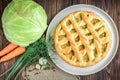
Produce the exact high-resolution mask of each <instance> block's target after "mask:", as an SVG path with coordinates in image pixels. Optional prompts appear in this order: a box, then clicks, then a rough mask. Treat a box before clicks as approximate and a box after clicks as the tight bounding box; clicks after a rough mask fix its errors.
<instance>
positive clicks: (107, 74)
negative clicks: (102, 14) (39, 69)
mask: <svg viewBox="0 0 120 80" xmlns="http://www.w3.org/2000/svg"><path fill="white" fill-rule="evenodd" d="M10 1H11V0H0V18H1V16H2V13H3V10H4V8H5V7H6V6H7V4H8V3H9V2H10ZM36 2H37V3H39V4H41V5H42V6H43V7H44V9H45V10H46V13H47V16H48V24H49V23H50V21H51V20H52V18H53V17H54V16H55V15H56V14H57V13H58V12H59V11H61V10H62V9H64V8H66V7H68V6H71V5H75V4H91V5H95V6H97V7H99V8H101V9H103V10H104V11H106V12H107V13H108V14H109V15H110V16H111V17H112V18H113V20H114V21H115V23H116V25H117V29H118V32H119V34H120V0H36ZM119 37H120V36H119ZM8 43H9V42H8V41H7V40H6V38H5V36H4V34H3V30H2V23H1V21H0V49H2V48H4V47H5V46H6V45H7V44H8ZM16 60H17V58H15V59H12V60H10V61H8V62H5V63H0V73H2V72H4V71H5V70H6V69H7V68H9V67H10V66H11V65H12V64H14V62H15V61H16ZM6 76H7V74H6V75H5V76H3V77H2V78H0V80H5V77H6ZM77 78H78V80H120V46H119V48H118V51H117V54H116V56H115V58H114V59H113V60H112V62H111V63H110V64H109V65H108V66H107V67H106V68H105V69H103V70H102V71H100V72H98V73H96V74H93V75H89V76H77ZM18 80H23V78H22V76H19V79H18ZM41 80H42V79H41Z"/></svg>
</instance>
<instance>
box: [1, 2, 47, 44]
mask: <svg viewBox="0 0 120 80" xmlns="http://www.w3.org/2000/svg"><path fill="white" fill-rule="evenodd" d="M2 26H3V31H4V34H5V36H6V38H7V39H8V41H10V42H12V43H15V44H18V45H20V46H28V45H29V44H31V43H33V42H35V41H36V40H38V39H39V38H40V37H41V36H42V34H43V33H44V31H45V30H46V28H47V16H46V13H45V10H44V9H43V8H42V6H40V5H39V4H37V3H36V2H34V1H33V0H13V1H12V2H11V3H9V4H8V6H7V7H6V8H5V10H4V12H3V15H2Z"/></svg>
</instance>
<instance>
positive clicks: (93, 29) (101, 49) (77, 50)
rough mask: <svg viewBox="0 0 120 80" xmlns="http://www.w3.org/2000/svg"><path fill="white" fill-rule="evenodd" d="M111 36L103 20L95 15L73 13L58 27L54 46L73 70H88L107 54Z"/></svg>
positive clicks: (85, 12)
mask: <svg viewBox="0 0 120 80" xmlns="http://www.w3.org/2000/svg"><path fill="white" fill-rule="evenodd" d="M111 43H112V35H111V32H110V30H109V28H108V27H107V24H106V23H105V21H104V20H103V19H101V18H100V17H99V16H98V15H96V14H94V13H93V12H88V11H77V12H73V13H70V14H69V15H68V16H67V17H65V18H64V19H63V20H62V21H61V22H60V23H59V24H58V25H57V27H56V30H55V34H54V45H55V49H56V51H57V53H58V54H59V56H60V57H61V58H62V59H63V60H64V61H66V62H67V63H69V64H71V65H73V66H79V67H86V66H91V65H94V64H96V63H98V62H99V61H101V60H102V59H103V58H104V57H105V56H106V54H107V53H108V51H109V49H110V47H111Z"/></svg>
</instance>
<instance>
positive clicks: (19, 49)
mask: <svg viewBox="0 0 120 80" xmlns="http://www.w3.org/2000/svg"><path fill="white" fill-rule="evenodd" d="M24 52H25V47H17V48H16V49H15V50H13V51H11V52H10V53H8V54H7V55H5V56H3V57H2V58H1V59H0V63H1V62H5V61H8V60H10V59H12V58H14V57H16V56H19V55H21V54H23V53H24Z"/></svg>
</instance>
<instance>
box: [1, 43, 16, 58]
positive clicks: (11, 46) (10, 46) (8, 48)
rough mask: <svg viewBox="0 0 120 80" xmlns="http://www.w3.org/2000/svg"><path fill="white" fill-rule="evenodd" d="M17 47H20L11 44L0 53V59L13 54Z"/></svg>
mask: <svg viewBox="0 0 120 80" xmlns="http://www.w3.org/2000/svg"><path fill="white" fill-rule="evenodd" d="M16 47H18V45H16V44H13V43H10V44H9V45H8V46H6V47H5V48H4V49H3V50H1V51H0V57H1V56H3V55H5V54H7V53H9V52H11V51H12V50H13V49H15V48H16Z"/></svg>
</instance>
